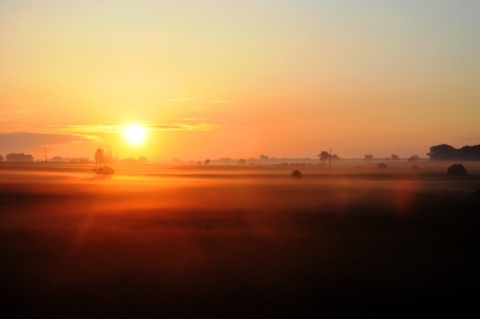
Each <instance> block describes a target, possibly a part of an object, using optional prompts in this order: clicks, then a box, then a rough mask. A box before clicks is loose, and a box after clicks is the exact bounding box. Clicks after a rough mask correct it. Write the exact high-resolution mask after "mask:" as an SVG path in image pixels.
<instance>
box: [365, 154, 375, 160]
mask: <svg viewBox="0 0 480 319" xmlns="http://www.w3.org/2000/svg"><path fill="white" fill-rule="evenodd" d="M365 160H366V161H371V160H373V155H372V154H365Z"/></svg>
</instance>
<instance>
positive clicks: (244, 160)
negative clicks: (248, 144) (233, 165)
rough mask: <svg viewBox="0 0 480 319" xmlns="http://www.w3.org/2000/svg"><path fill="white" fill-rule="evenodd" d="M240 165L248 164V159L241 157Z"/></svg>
mask: <svg viewBox="0 0 480 319" xmlns="http://www.w3.org/2000/svg"><path fill="white" fill-rule="evenodd" d="M238 165H247V160H246V159H244V158H241V159H239V160H238Z"/></svg>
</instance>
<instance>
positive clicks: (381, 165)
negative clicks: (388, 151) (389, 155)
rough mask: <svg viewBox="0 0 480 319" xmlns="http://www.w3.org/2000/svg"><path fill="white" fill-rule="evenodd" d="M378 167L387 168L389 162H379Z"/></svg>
mask: <svg viewBox="0 0 480 319" xmlns="http://www.w3.org/2000/svg"><path fill="white" fill-rule="evenodd" d="M377 168H382V169H384V168H387V164H385V163H378V165H377Z"/></svg>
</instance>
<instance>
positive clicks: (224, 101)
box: [210, 100, 233, 104]
mask: <svg viewBox="0 0 480 319" xmlns="http://www.w3.org/2000/svg"><path fill="white" fill-rule="evenodd" d="M210 102H212V103H215V104H226V103H232V102H233V100H213V101H210Z"/></svg>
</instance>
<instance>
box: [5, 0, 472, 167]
mask: <svg viewBox="0 0 480 319" xmlns="http://www.w3.org/2000/svg"><path fill="white" fill-rule="evenodd" d="M478 12H480V1H476V0H458V1H453V0H449V1H446V0H402V1H388V0H364V1H358V0H344V1H325V0H296V1H287V0H275V1H274V0H255V1H253V0H244V1H240V0H238V1H234V0H183V1H153V0H135V1H121V0H82V1H74V0H42V1H38V0H14V1H13V0H12V1H9V0H6V1H5V0H0V155H3V156H5V155H6V154H7V153H10V152H25V153H29V154H32V155H33V156H34V157H35V158H43V156H44V149H45V148H46V149H47V152H48V154H49V155H51V156H55V155H59V156H62V157H89V158H91V159H93V154H94V152H95V150H96V148H98V147H106V146H111V147H112V149H113V153H115V154H117V155H118V156H119V157H120V158H137V157H139V156H146V157H147V158H148V159H149V160H152V161H167V160H172V159H174V158H177V159H179V160H195V161H196V160H204V159H207V158H211V159H216V158H222V157H231V158H250V157H253V158H257V157H259V156H260V155H261V154H265V155H267V156H270V157H279V158H281V157H297V158H298V157H310V158H315V157H316V156H317V155H318V154H319V153H320V152H321V151H322V150H327V149H329V148H330V147H331V148H332V150H333V153H336V154H338V155H339V156H340V157H342V158H363V156H364V155H365V154H373V155H374V156H375V157H379V158H381V157H386V156H389V155H391V154H398V155H400V156H401V157H409V156H411V155H419V156H420V157H426V153H427V152H428V151H429V148H430V146H433V145H438V144H443V143H446V144H450V145H452V146H455V147H461V146H463V145H475V144H480V125H479V124H478V123H480V121H479V120H480V41H479V40H478V39H480V19H478ZM132 123H136V124H138V125H141V126H143V127H144V128H145V129H146V139H145V140H144V141H143V142H142V143H137V144H134V143H131V142H128V140H127V139H126V138H125V137H124V136H123V131H124V128H125V127H126V126H127V125H129V124H132Z"/></svg>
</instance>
